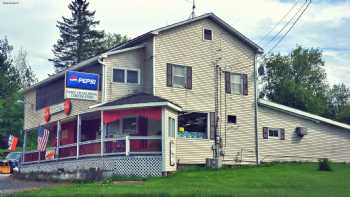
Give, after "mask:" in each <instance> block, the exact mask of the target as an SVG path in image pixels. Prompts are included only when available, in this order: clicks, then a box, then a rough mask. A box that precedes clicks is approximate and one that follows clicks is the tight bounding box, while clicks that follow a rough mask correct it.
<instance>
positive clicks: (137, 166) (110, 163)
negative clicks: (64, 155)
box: [21, 156, 162, 176]
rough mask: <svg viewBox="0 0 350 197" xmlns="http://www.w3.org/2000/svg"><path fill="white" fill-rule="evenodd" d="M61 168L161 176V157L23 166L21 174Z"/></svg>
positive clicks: (99, 158)
mask: <svg viewBox="0 0 350 197" xmlns="http://www.w3.org/2000/svg"><path fill="white" fill-rule="evenodd" d="M62 168H63V169H64V170H65V171H74V170H80V169H90V168H99V169H101V170H103V171H104V172H105V173H106V174H108V175H118V176H161V175H162V157H161V156H119V157H95V158H82V159H79V160H75V159H73V160H62V161H52V162H45V163H35V164H26V165H23V166H22V167H21V172H24V173H28V172H54V171H57V170H58V169H62Z"/></svg>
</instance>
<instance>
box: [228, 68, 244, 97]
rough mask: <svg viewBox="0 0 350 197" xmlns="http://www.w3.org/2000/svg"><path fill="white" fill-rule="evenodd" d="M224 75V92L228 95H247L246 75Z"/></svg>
mask: <svg viewBox="0 0 350 197" xmlns="http://www.w3.org/2000/svg"><path fill="white" fill-rule="evenodd" d="M224 73H225V92H226V93H228V94H236V95H248V75H247V74H239V73H230V72H224Z"/></svg>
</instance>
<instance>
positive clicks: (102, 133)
mask: <svg viewBox="0 0 350 197" xmlns="http://www.w3.org/2000/svg"><path fill="white" fill-rule="evenodd" d="M104 130H105V127H104V124H103V111H102V110H101V156H103V152H104V150H103V149H104V147H103V146H104V133H105V132H104Z"/></svg>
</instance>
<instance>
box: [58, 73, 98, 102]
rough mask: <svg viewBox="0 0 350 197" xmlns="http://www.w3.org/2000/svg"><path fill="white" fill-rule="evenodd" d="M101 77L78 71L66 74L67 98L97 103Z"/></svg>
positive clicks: (65, 92)
mask: <svg viewBox="0 0 350 197" xmlns="http://www.w3.org/2000/svg"><path fill="white" fill-rule="evenodd" d="M98 85H99V75H98V74H94V73H84V72H77V71H67V72H66V82H65V91H64V96H65V98H71V99H79V100H90V101H96V100H97V99H98Z"/></svg>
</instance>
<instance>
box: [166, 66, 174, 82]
mask: <svg viewBox="0 0 350 197" xmlns="http://www.w3.org/2000/svg"><path fill="white" fill-rule="evenodd" d="M166 86H168V87H172V86H173V65H172V64H166Z"/></svg>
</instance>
